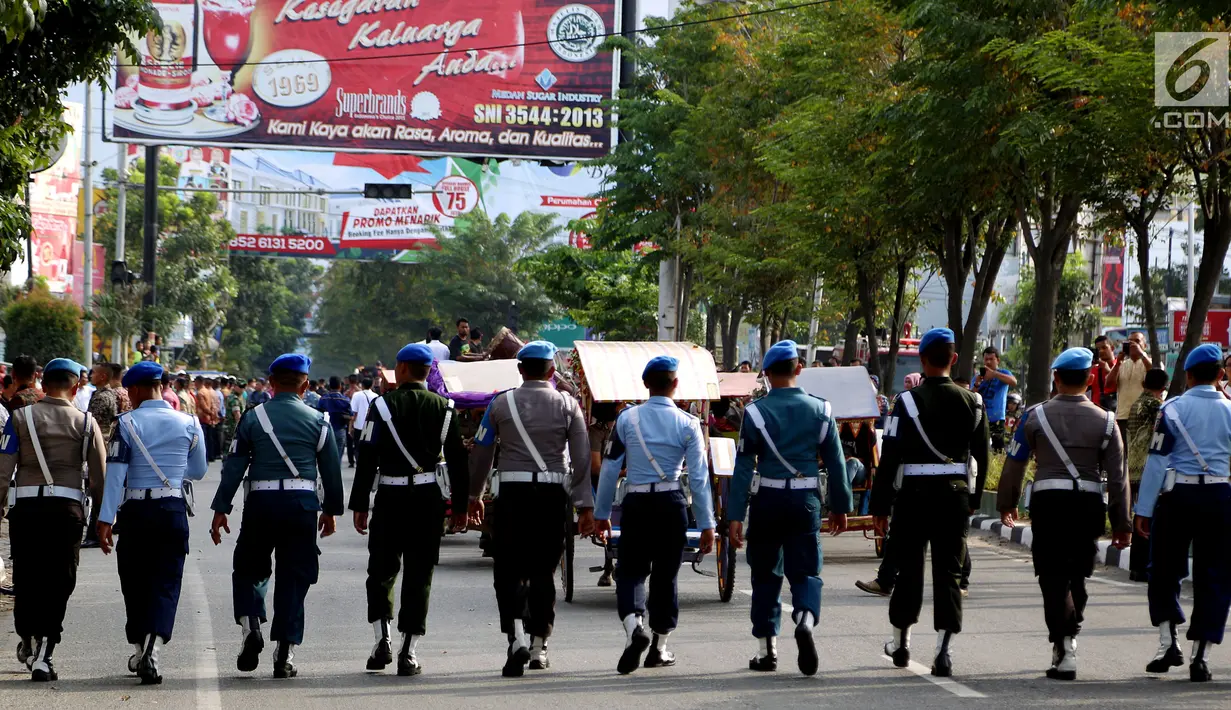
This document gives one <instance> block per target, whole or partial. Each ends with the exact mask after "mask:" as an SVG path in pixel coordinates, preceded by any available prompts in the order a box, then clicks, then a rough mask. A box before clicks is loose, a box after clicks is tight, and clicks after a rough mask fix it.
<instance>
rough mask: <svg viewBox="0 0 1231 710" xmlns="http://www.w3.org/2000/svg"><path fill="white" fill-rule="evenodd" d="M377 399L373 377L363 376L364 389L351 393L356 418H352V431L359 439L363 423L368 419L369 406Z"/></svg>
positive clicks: (351, 403) (351, 405)
mask: <svg viewBox="0 0 1231 710" xmlns="http://www.w3.org/2000/svg"><path fill="white" fill-rule="evenodd" d="M374 399H376V393H375V392H373V391H372V378H371V377H365V378H363V384H362V389H360V390H359V391H358V392H356V393H355V394H353V395H351V398H350V408H351V411H352V412H354V413H355V418H354V419H351V431H352V432H353V434H354V436H355V440H356V441H358V440H359V439H358V437H359V434H360V433H361V432H362V431H363V425H364V424H365V423H366V422H367V420H368V407H369V406H370V405H371V404H372V400H374Z"/></svg>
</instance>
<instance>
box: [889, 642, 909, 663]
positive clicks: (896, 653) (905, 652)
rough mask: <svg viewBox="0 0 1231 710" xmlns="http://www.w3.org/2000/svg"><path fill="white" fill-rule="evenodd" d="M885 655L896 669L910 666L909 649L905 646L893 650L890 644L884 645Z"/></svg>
mask: <svg viewBox="0 0 1231 710" xmlns="http://www.w3.org/2000/svg"><path fill="white" fill-rule="evenodd" d="M885 655H886V656H889V657H890V658H892V659H893V665H894V666H895V667H897V668H905V667H907V666H909V665H910V649H909V648H907V647H905V646H903V647H901V648H898V649H897V650H894V649H893V648H892V645H891V644H885Z"/></svg>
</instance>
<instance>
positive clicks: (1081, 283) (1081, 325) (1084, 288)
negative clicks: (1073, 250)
mask: <svg viewBox="0 0 1231 710" xmlns="http://www.w3.org/2000/svg"><path fill="white" fill-rule="evenodd" d="M1036 290H1037V287H1036V283H1035V278H1034V274H1033V272H1031V271H1026V272H1025V273H1024V274H1023V275H1022V280H1021V283H1020V284H1019V286H1018V294H1017V302H1016V303H1013V304H1011V305H1008V306H1006V307H1005V309H1004V313H1003V315H1002V318H1004V320H1005V322H1007V323H1008V324H1009V329H1010V330H1011V331H1012V333H1013V335H1014V336H1016V337H1017V339H1018V340H1021V341H1025V340H1027V339H1028V338H1029V337H1030V335H1031V333H1032V330H1031V329H1032V327H1033V321H1034V319H1035V318H1037V317H1038V313H1037V312H1036V310H1035V304H1034V300H1035V295H1036ZM1097 296H1098V283H1097V282H1094V281H1091V279H1090V267H1089V265H1088V264H1086V262H1085V260H1084V259H1082V258H1081V255H1080V254H1070V255H1069V258H1068V259H1067V260H1066V261H1065V264H1064V275H1063V276H1062V277H1061V279H1060V297H1059V299H1058V300H1057V303H1056V313H1055V319H1056V324H1055V329H1054V330H1053V339H1052V345H1051V352H1052V353H1053V354H1055V353H1059V352H1060V351H1061V350H1064V349H1065V348H1068V347H1070V346H1071V345H1077V344H1081V341H1077V342H1072V341H1071V338H1072V337H1074V336H1079V337H1080V336H1081V334H1082V333H1085V332H1086V331H1089V330H1093V329H1096V328H1098V326H1099V323H1100V322H1101V318H1102V315H1101V312H1100V311H1099V308H1098V306H1096V305H1091V304H1093V303H1094V302H1095V300H1096V298H1097Z"/></svg>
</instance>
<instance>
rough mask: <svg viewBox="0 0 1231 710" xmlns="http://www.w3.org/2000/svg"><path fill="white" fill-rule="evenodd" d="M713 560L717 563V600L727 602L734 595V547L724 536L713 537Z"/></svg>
mask: <svg viewBox="0 0 1231 710" xmlns="http://www.w3.org/2000/svg"><path fill="white" fill-rule="evenodd" d="M714 558H715V559H716V560H717V561H718V598H719V599H720V600H721V601H724V602H729V601H731V596H732V595H733V594H735V546H734V545H732V544H731V543H730V541H729V540H727V537H726V536H725V535H715V536H714Z"/></svg>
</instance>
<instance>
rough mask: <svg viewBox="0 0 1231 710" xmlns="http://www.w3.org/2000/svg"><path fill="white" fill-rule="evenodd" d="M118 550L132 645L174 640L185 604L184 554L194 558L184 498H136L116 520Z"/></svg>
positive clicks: (124, 508) (117, 558)
mask: <svg viewBox="0 0 1231 710" xmlns="http://www.w3.org/2000/svg"><path fill="white" fill-rule="evenodd" d="M116 522H117V524H119V526H120V530H121V531H122V532H123V534H122V535H120V536H119V541H118V542H117V543H116V546H115V556H116V561H117V564H118V566H119V572H120V591H121V592H122V593H123V594H124V611H125V613H126V614H127V619H128V621H127V623H125V625H124V633H125V635H126V636H127V637H128V642H129V643H144V642H145V637H146V636H148V635H149V634H156V635H158V636H161V637H162V638H163V640H165V641H170V640H171V631H172V630H173V629H174V628H175V612H176V610H177V609H178V608H179V604H180V585H181V583H182V582H183V579H184V556H185V555H187V554H188V513H187V512H186V509H185V507H184V501H183V499H181V498H160V499H158V500H130V501H128V502H126V503H124V505H123V506H121V507H120V512H119V515H118V516H117V519H116Z"/></svg>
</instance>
